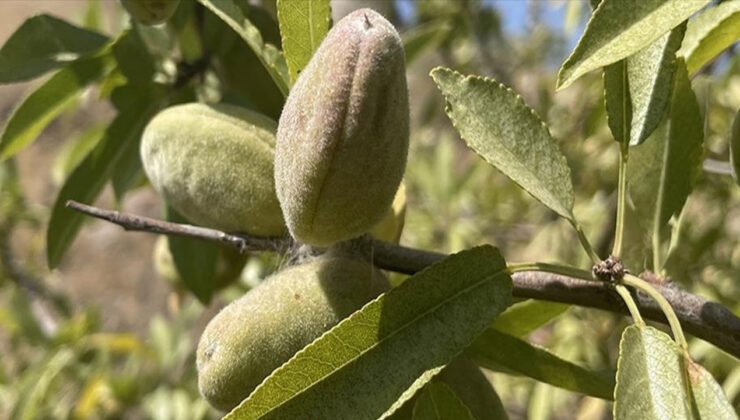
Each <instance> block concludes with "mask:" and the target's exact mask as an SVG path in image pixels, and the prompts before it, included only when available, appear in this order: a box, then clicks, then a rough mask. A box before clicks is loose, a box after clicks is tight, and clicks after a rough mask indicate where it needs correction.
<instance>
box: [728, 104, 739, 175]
mask: <svg viewBox="0 0 740 420" xmlns="http://www.w3.org/2000/svg"><path fill="white" fill-rule="evenodd" d="M730 161H731V163H732V175H733V177H734V178H735V182H736V183H737V184H738V185H740V109H738V110H737V112H736V113H735V120H734V121H733V122H732V133H731V135H730Z"/></svg>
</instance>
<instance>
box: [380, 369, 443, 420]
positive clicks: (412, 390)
mask: <svg viewBox="0 0 740 420" xmlns="http://www.w3.org/2000/svg"><path fill="white" fill-rule="evenodd" d="M444 367H445V366H437V367H434V368H432V369H429V370H427V371H426V372H424V373H422V374H421V375H420V376H419V377H418V378H416V380H415V381H414V383H412V384H411V386H410V387H408V388H407V389H406V390H405V391H403V393H401V396H400V397H398V399H397V400H396V402H394V403H393V405H391V406H390V408H388V410H386V411H385V413H383V415H381V416H380V417H379V419H380V420H385V419H391V420H400V419H406V418H407V415H408V413H406V412H405V411H406V409H407V408H408V407H411V408H410V409H411V410H412V411H413V405H414V403H415V402H416V401H415V399H414V398H415V397H417V394H418V393H419V390H421V389H422V388H424V386H425V385H426V384H427V383H428V382H429V381H431V380H432V379H434V377H435V376H436V375H437V374H439V373H440V371H442V369H443V368H444ZM409 416H410V415H409Z"/></svg>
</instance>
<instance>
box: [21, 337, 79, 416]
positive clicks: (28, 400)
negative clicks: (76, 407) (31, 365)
mask: <svg viewBox="0 0 740 420" xmlns="http://www.w3.org/2000/svg"><path fill="white" fill-rule="evenodd" d="M74 357H75V354H74V352H73V351H72V350H71V349H69V348H66V347H63V348H61V349H60V350H59V351H58V352H56V353H55V354H54V355H53V356H51V357H49V358H48V360H45V362H46V363H44V364H41V366H43V368H42V370H41V374H40V375H39V376H38V378H37V379H36V380H35V381H34V382H33V384H32V385H31V388H30V389H29V390H28V392H27V393H24V394H23V395H22V397H21V398H22V400H21V401H20V403H19V404H18V405H16V406H15V407H14V409H13V412H12V414H11V415H10V419H11V420H32V419H36V418H39V415H41V414H43V413H39V412H38V411H39V407H41V406H42V405H43V404H42V403H43V402H44V401H45V398H46V397H47V396H48V394H49V393H50V388H51V386H52V384H53V382H54V380H55V379H56V378H57V376H59V374H60V373H61V372H62V371H63V369H64V368H65V367H68V366H69V365H70V364H72V363H73V362H74Z"/></svg>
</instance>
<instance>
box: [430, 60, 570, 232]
mask: <svg viewBox="0 0 740 420" xmlns="http://www.w3.org/2000/svg"><path fill="white" fill-rule="evenodd" d="M431 75H432V78H434V81H435V82H436V83H437V87H439V89H440V90H441V91H442V94H443V95H444V97H445V99H446V100H447V108H446V111H447V115H448V116H449V117H450V120H451V121H452V124H453V125H454V126H455V128H456V129H457V131H458V132H459V133H460V136H461V137H462V138H463V140H465V142H466V143H467V144H468V146H469V147H470V148H471V149H473V150H474V151H475V152H476V153H478V154H479V155H480V156H481V157H483V159H485V160H486V161H487V162H488V163H490V164H491V165H493V166H495V167H496V168H498V170H500V171H501V172H503V173H504V174H506V175H507V176H508V177H509V178H511V179H512V180H513V181H514V182H516V183H517V184H519V185H520V186H521V187H522V188H524V189H525V190H526V191H527V192H529V193H530V194H532V195H533V196H534V197H535V198H536V199H538V200H539V201H541V202H542V203H543V204H545V205H546V206H548V207H549V208H551V209H552V210H554V211H555V212H556V213H558V214H559V215H561V216H563V217H565V218H566V219H569V220H573V184H572V181H571V178H570V168H569V167H568V163H567V162H566V160H565V156H563V154H562V152H561V151H560V149H559V148H558V145H557V143H556V142H555V140H554V139H553V138H552V137H551V136H550V132H549V130H548V129H547V126H546V125H545V124H544V123H543V122H542V120H541V119H540V118H539V117H538V116H537V115H536V114H535V113H534V111H533V110H532V109H531V108H529V107H528V106H527V105H526V104H525V103H524V101H523V100H522V98H521V97H520V96H519V95H517V94H516V93H515V92H513V91H512V90H511V89H509V88H507V87H505V86H504V85H502V84H500V83H498V82H496V81H495V80H492V79H487V78H484V77H479V76H463V75H462V74H460V73H458V72H456V71H453V70H450V69H447V68H444V67H437V68H436V69H434V70H432V73H431Z"/></svg>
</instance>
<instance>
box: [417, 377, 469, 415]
mask: <svg viewBox="0 0 740 420" xmlns="http://www.w3.org/2000/svg"><path fill="white" fill-rule="evenodd" d="M412 419H413V420H475V419H474V418H473V415H472V414H471V413H470V410H468V408H467V407H466V406H465V404H463V402H462V401H460V399H459V398H457V395H455V392H454V391H453V390H451V389H450V387H448V386H447V385H445V384H444V383H441V382H431V383H429V384H427V385H426V386H425V387H424V390H423V391H422V392H421V395H419V399H418V400H416V405H414V415H413V417H412Z"/></svg>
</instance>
